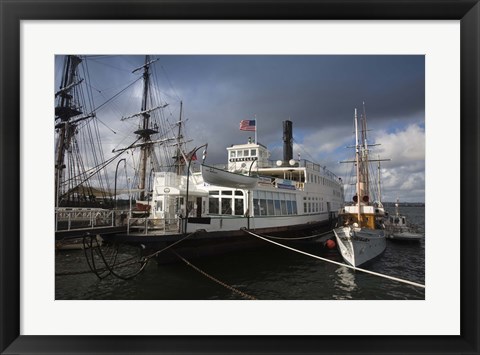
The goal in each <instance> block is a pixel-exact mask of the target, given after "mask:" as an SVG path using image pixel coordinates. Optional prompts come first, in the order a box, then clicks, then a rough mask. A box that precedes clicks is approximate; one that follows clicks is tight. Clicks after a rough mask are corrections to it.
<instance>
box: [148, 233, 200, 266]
mask: <svg viewBox="0 0 480 355" xmlns="http://www.w3.org/2000/svg"><path fill="white" fill-rule="evenodd" d="M195 233H197V231H195V232H193V233H190V234H188V235H187V236H185V237H183V238H182V239H180V240H177V241H176V242H175V243H172V244H170V245H168V246H166V247H165V248H163V249H161V250H158V251H156V252H155V253H152V254H150V255H148V256H146V257H145V259H148V260H150V259H151V258H153V257H155V256H157V255H158V254H160V253H163V252H164V251H165V250H168V249H170V248H171V247H173V246H175V245H177V244H178V243H181V242H183V241H184V240H185V239H187V238H189V237H191V236H192V235H194V234H195Z"/></svg>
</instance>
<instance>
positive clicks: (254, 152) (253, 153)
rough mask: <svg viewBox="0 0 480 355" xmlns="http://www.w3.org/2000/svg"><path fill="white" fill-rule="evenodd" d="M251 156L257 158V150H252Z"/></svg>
mask: <svg viewBox="0 0 480 355" xmlns="http://www.w3.org/2000/svg"><path fill="white" fill-rule="evenodd" d="M250 156H252V157H255V156H257V150H256V149H251V150H250Z"/></svg>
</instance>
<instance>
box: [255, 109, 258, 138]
mask: <svg viewBox="0 0 480 355" xmlns="http://www.w3.org/2000/svg"><path fill="white" fill-rule="evenodd" d="M257 130H258V125H257V115H255V144H258V141H257Z"/></svg>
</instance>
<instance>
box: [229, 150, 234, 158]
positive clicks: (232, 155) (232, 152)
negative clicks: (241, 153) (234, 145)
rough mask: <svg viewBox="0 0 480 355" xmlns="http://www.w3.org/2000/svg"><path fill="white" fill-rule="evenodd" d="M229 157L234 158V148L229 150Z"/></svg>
mask: <svg viewBox="0 0 480 355" xmlns="http://www.w3.org/2000/svg"><path fill="white" fill-rule="evenodd" d="M230 158H235V151H234V150H232V151H230Z"/></svg>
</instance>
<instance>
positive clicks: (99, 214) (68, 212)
mask: <svg viewBox="0 0 480 355" xmlns="http://www.w3.org/2000/svg"><path fill="white" fill-rule="evenodd" d="M121 213H122V212H121V211H113V210H104V209H101V208H56V209H55V231H56V232H57V231H70V230H75V229H85V228H100V227H114V226H115V215H116V214H117V215H120V214H121Z"/></svg>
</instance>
